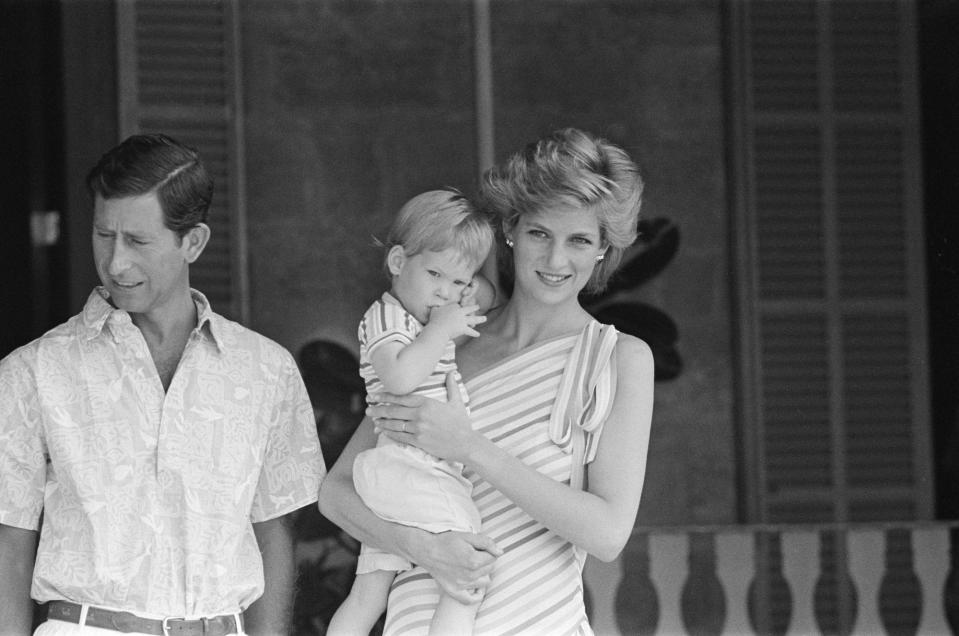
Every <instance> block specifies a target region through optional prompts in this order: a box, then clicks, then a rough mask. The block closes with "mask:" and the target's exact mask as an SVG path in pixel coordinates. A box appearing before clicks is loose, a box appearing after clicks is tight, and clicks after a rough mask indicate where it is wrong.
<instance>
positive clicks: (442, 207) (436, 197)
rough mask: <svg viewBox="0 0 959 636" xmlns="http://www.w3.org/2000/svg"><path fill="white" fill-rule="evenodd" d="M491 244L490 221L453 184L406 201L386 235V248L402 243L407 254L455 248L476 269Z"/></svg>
mask: <svg viewBox="0 0 959 636" xmlns="http://www.w3.org/2000/svg"><path fill="white" fill-rule="evenodd" d="M492 244H493V228H492V227H490V224H489V221H487V219H486V217H485V216H483V215H482V214H480V213H479V212H478V211H477V210H476V209H475V208H474V207H473V204H472V203H470V201H469V199H467V198H466V197H465V196H463V195H462V194H460V192H459V191H457V190H455V189H453V188H445V189H441V190H429V191H428V192H423V193H422V194H418V195H416V196H415V197H413V198H412V199H410V200H409V201H407V202H406V203H405V204H404V205H403V207H402V208H400V211H399V212H398V213H397V215H396V220H395V221H394V222H393V226H392V227H391V228H390V233H389V235H388V236H387V239H386V249H387V252H389V250H390V248H392V247H393V246H394V245H399V246H401V247H402V248H403V251H404V253H405V254H406V255H407V256H415V255H417V254H419V253H421V252H442V251H443V250H446V249H453V250H456V251H457V252H458V253H459V254H460V256H461V257H462V258H463V262H465V263H467V264H468V265H469V266H470V267H472V268H473V269H479V267H480V266H481V265H482V264H483V261H485V260H486V255H487V254H489V250H490V247H491V246H492ZM388 272H389V269H388V268H387V273H388Z"/></svg>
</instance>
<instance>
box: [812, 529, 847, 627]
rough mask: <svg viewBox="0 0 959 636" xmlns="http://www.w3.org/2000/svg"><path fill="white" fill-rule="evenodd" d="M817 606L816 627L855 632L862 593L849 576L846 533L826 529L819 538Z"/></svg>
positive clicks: (815, 604) (815, 597)
mask: <svg viewBox="0 0 959 636" xmlns="http://www.w3.org/2000/svg"><path fill="white" fill-rule="evenodd" d="M813 604H814V606H815V608H816V626H817V627H818V628H819V631H821V632H823V633H826V634H838V635H839V636H846V635H848V634H849V633H850V632H851V631H852V625H853V623H855V618H856V610H857V609H858V594H857V593H856V588H855V587H854V586H853V584H852V581H851V580H850V577H849V556H848V552H847V550H846V531H845V530H842V529H833V530H822V531H821V532H820V535H819V579H818V580H817V581H816V591H815V592H814V601H813Z"/></svg>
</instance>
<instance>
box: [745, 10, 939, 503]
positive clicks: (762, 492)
mask: <svg viewBox="0 0 959 636" xmlns="http://www.w3.org/2000/svg"><path fill="white" fill-rule="evenodd" d="M729 6H730V9H731V11H732V22H731V29H732V35H733V37H732V38H731V42H732V43H733V45H732V48H731V52H732V55H731V60H732V68H731V71H732V74H731V77H732V78H733V79H732V81H733V85H734V96H735V97H734V99H733V102H734V113H735V114H734V125H733V128H732V130H734V131H735V135H734V136H735V140H734V141H735V148H736V151H735V152H734V155H735V156H734V161H733V173H734V175H735V177H736V190H735V191H736V198H737V203H736V206H735V208H736V209H735V220H736V226H737V228H736V230H737V231H736V232H734V234H735V235H736V236H737V244H736V247H735V249H736V250H737V257H738V263H739V267H738V279H737V284H738V288H739V297H738V303H739V306H740V309H741V316H742V319H743V320H742V323H741V325H740V327H741V332H740V339H739V340H740V346H741V350H740V354H741V357H742V360H743V365H742V370H743V378H742V383H741V384H742V386H743V387H744V388H743V394H742V407H743V408H742V413H743V431H744V439H745V440H746V441H747V448H746V452H745V454H744V457H745V464H746V466H745V470H744V474H745V475H747V476H748V477H747V483H746V484H745V486H746V491H747V493H748V501H747V504H748V505H747V510H748V515H749V517H750V519H749V520H750V521H757V522H814V521H833V520H835V521H870V520H894V519H895V520H898V519H924V518H930V517H931V516H932V501H933V497H932V495H933V493H932V486H931V484H932V480H931V479H930V464H931V454H930V451H931V449H930V447H929V444H930V442H929V429H930V420H929V397H928V372H927V370H926V368H925V361H926V360H927V355H926V347H927V345H926V332H925V329H926V327H925V311H926V309H925V308H926V297H925V287H924V273H923V271H922V265H923V262H924V255H923V253H922V251H921V250H922V249H923V247H922V246H923V245H924V242H923V240H922V229H921V227H922V226H921V220H922V211H921V201H920V195H919V193H920V192H921V190H920V188H921V184H920V175H919V167H918V165H919V151H918V146H917V144H918V138H919V128H918V108H917V104H916V99H917V97H916V90H917V89H916V86H915V85H914V83H913V82H914V81H915V80H914V79H913V78H914V77H915V75H916V73H917V68H918V66H917V63H916V58H915V56H916V44H915V42H914V41H913V39H912V38H913V37H914V33H915V16H914V12H915V7H914V6H913V4H912V3H911V2H906V1H904V0H903V1H899V0H864V1H854V0H842V1H837V0H834V1H816V0H808V1H799V0H791V1H789V2H783V1H778V0H777V1H772V0H753V1H751V2H731V3H730V5H729Z"/></svg>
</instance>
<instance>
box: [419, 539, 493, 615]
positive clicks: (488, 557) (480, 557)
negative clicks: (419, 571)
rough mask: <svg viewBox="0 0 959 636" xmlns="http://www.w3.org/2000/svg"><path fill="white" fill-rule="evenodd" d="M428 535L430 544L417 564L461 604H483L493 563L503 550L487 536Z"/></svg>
mask: <svg viewBox="0 0 959 636" xmlns="http://www.w3.org/2000/svg"><path fill="white" fill-rule="evenodd" d="M424 536H425V538H426V542H425V543H424V544H422V545H421V546H420V549H418V550H417V552H418V553H420V554H418V555H417V561H416V563H417V565H420V566H422V567H423V568H424V569H425V570H426V571H427V572H429V573H430V574H431V575H432V576H433V579H435V580H436V582H437V584H439V585H440V587H442V588H443V590H445V591H446V593H447V594H449V595H450V596H452V597H453V598H455V599H456V600H458V601H459V602H461V603H466V604H473V603H477V602H479V601H481V600H482V598H483V593H484V591H485V590H486V588H487V587H488V586H489V583H490V573H491V572H492V571H493V563H494V562H495V561H496V557H498V556H500V555H501V554H502V553H503V551H502V550H501V549H500V548H499V547H498V546H497V545H496V544H495V543H493V540H492V539H490V538H489V537H487V536H486V535H483V534H472V533H470V532H455V531H450V532H441V533H439V534H431V533H426V534H425V535H424Z"/></svg>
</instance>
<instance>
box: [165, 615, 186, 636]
mask: <svg viewBox="0 0 959 636" xmlns="http://www.w3.org/2000/svg"><path fill="white" fill-rule="evenodd" d="M182 620H186V617H185V616H167V617H166V618H164V619H163V620H161V621H160V627H162V628H163V636H170V621H182Z"/></svg>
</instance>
